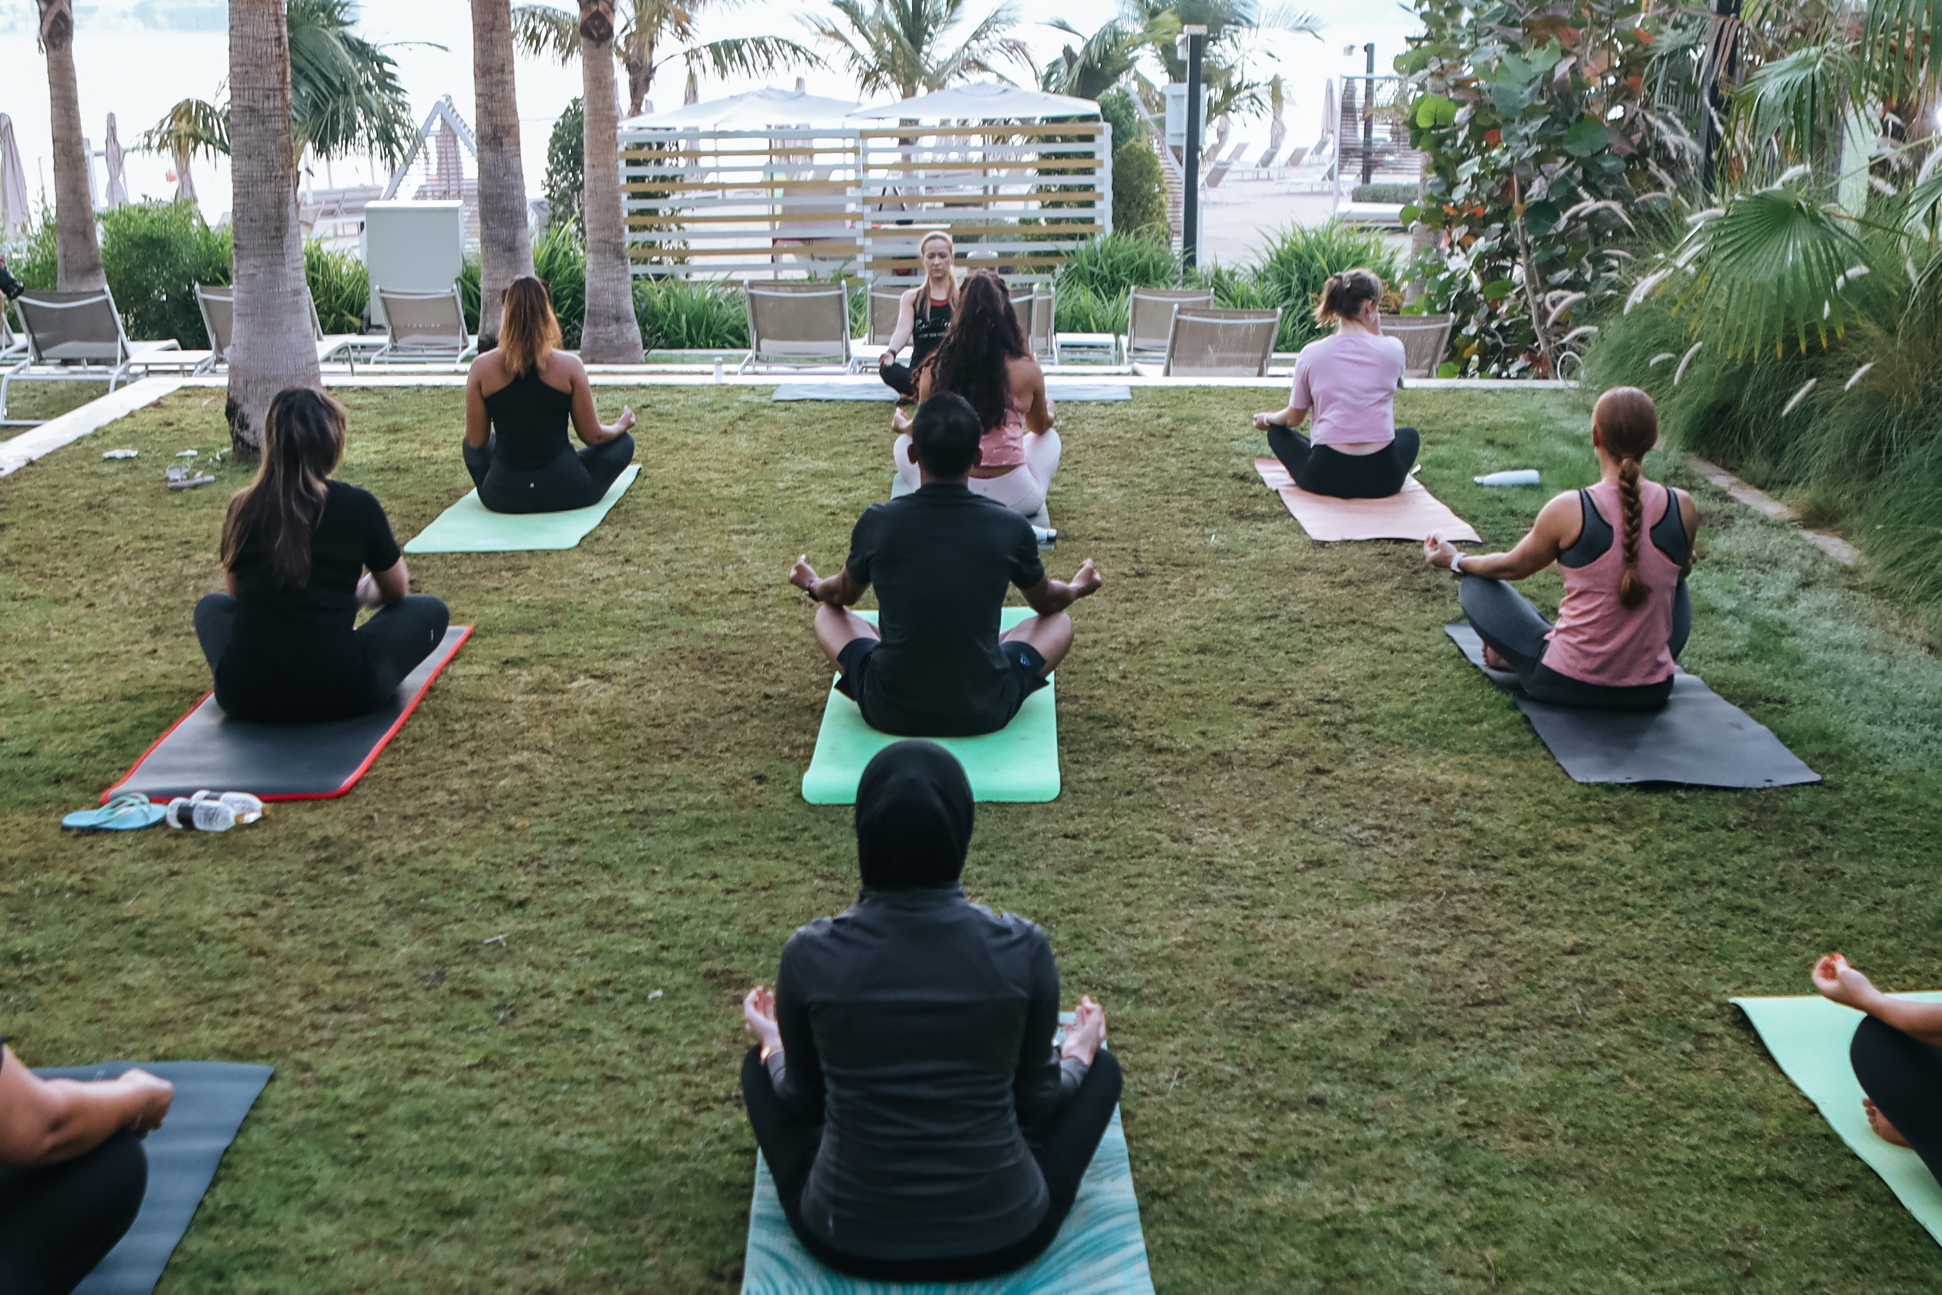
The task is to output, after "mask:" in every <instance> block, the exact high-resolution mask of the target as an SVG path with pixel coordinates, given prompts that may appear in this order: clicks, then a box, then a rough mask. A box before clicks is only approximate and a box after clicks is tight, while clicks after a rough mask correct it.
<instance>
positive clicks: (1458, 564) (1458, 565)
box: [1450, 553, 1463, 576]
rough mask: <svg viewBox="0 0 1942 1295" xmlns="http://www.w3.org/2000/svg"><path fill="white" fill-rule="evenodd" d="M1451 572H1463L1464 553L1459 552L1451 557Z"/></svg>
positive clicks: (1456, 573) (1458, 573) (1457, 573)
mask: <svg viewBox="0 0 1942 1295" xmlns="http://www.w3.org/2000/svg"><path fill="white" fill-rule="evenodd" d="M1450 574H1451V575H1453V576H1460V575H1462V574H1463V554H1461V553H1458V554H1457V555H1456V556H1454V557H1452V558H1451V559H1450Z"/></svg>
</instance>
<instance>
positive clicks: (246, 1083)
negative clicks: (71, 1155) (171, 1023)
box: [34, 1061, 270, 1295]
mask: <svg viewBox="0 0 1942 1295" xmlns="http://www.w3.org/2000/svg"><path fill="white" fill-rule="evenodd" d="M136 1066H139V1067H141V1068H142V1069H143V1070H146V1071H148V1072H149V1073H150V1074H152V1075H156V1076H158V1077H160V1078H162V1079H166V1080H168V1081H169V1082H170V1083H172V1084H174V1085H175V1101H174V1102H173V1103H172V1104H171V1105H170V1106H169V1114H168V1118H167V1119H165V1120H163V1121H162V1127H161V1128H159V1129H157V1130H155V1132H153V1133H151V1134H149V1135H148V1137H147V1138H146V1139H144V1140H143V1142H142V1149H143V1150H144V1151H146V1152H147V1153H148V1191H147V1192H146V1193H145V1194H144V1195H143V1196H142V1208H141V1210H140V1212H138V1213H137V1214H136V1215H135V1222H134V1223H133V1224H132V1225H130V1227H129V1229H128V1232H127V1234H126V1235H124V1236H123V1237H122V1239H121V1240H120V1241H119V1242H117V1243H116V1245H115V1248H114V1249H113V1250H110V1251H109V1252H108V1254H107V1256H106V1257H105V1258H104V1259H102V1261H101V1262H100V1263H99V1264H96V1265H95V1269H94V1271H93V1272H91V1273H89V1274H88V1275H87V1277H85V1278H84V1279H83V1280H82V1282H81V1284H80V1285H79V1286H77V1287H75V1288H74V1295H148V1293H149V1292H150V1291H152V1290H154V1289H155V1283H156V1282H158V1281H160V1280H161V1279H162V1269H163V1268H165V1267H167V1266H168V1262H169V1256H170V1255H172V1254H174V1253H175V1247H176V1245H177V1243H179V1242H180V1241H181V1240H182V1236H183V1234H184V1233H185V1232H187V1231H188V1230H189V1221H190V1220H191V1219H193V1218H194V1217H195V1213H196V1207H197V1206H198V1205H200V1204H202V1196H203V1193H204V1192H206V1191H208V1190H209V1183H210V1181H211V1180H212V1179H213V1178H215V1176H216V1166H217V1165H218V1164H219V1163H221V1161H222V1158H223V1152H225V1151H227V1150H228V1149H229V1144H230V1143H231V1142H233V1141H235V1139H236V1132H237V1130H238V1129H240V1128H242V1127H243V1117H244V1116H246V1115H248V1114H249V1112H250V1107H252V1106H254V1105H255V1104H256V1097H257V1094H258V1093H261V1092H262V1091H263V1086H264V1085H265V1084H267V1083H269V1082H270V1067H268V1066H249V1065H239V1064H236V1063H234V1062H228V1061H160V1062H147V1061H139V1062H138V1061H108V1062H104V1063H102V1064H101V1065H98V1066H74V1067H71V1068H68V1069H65V1070H36V1071H35V1072H34V1073H35V1074H37V1075H39V1076H40V1077H41V1078H43V1079H113V1078H114V1077H115V1076H116V1075H119V1074H120V1073H121V1072H122V1071H124V1070H128V1069H131V1068H133V1067H136Z"/></svg>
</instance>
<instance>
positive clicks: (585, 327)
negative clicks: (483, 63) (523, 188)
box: [579, 0, 641, 364]
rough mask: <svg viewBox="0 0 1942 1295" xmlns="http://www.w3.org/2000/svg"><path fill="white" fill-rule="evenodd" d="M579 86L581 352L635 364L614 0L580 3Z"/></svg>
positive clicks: (601, 360) (637, 330) (637, 351)
mask: <svg viewBox="0 0 1942 1295" xmlns="http://www.w3.org/2000/svg"><path fill="white" fill-rule="evenodd" d="M579 32H580V65H581V85H582V86H583V87H584V89H583V93H584V94H585V96H586V105H587V125H586V145H585V148H586V158H585V184H586V188H585V191H584V201H585V212H584V215H585V220H586V227H587V305H586V320H585V322H584V323H583V324H582V325H581V328H580V354H581V355H582V356H584V357H585V358H586V359H589V360H592V361H594V362H595V363H597V364H638V363H640V359H641V324H640V320H639V319H638V318H637V317H636V316H635V314H634V276H633V271H632V268H631V267H630V266H629V265H628V261H627V219H626V216H625V214H624V213H623V212H622V210H621V205H620V146H619V141H618V138H617V130H616V127H617V125H618V117H617V115H616V112H615V95H614V60H613V44H614V36H615V32H614V0H580V28H579Z"/></svg>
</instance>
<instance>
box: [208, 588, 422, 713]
mask: <svg viewBox="0 0 1942 1295" xmlns="http://www.w3.org/2000/svg"><path fill="white" fill-rule="evenodd" d="M451 619H452V618H451V613H450V612H449V611H447V610H446V608H445V604H444V602H443V601H441V600H440V599H437V598H433V597H431V596H430V595H428V594H406V595H405V597H404V598H403V600H401V601H399V602H396V603H393V604H392V605H391V606H389V607H384V608H381V609H379V611H378V613H377V615H375V616H373V617H371V619H370V620H368V621H366V622H364V624H363V625H362V626H360V627H359V628H358V629H357V630H356V631H355V632H354V633H353V635H352V638H353V640H354V643H355V649H354V650H356V651H358V652H361V653H362V654H363V656H364V661H365V663H366V665H367V667H368V674H366V675H364V676H363V677H364V680H365V682H363V683H361V684H359V685H358V686H354V687H352V686H338V687H328V686H324V681H323V680H321V679H306V680H304V681H302V686H301V687H298V686H296V685H294V684H293V682H292V680H291V678H290V675H289V674H288V672H287V670H286V668H285V667H284V666H283V664H282V663H281V662H238V661H232V662H230V663H229V668H228V669H223V668H222V666H223V657H224V655H225V654H226V653H227V652H228V651H229V640H230V637H231V636H232V635H233V634H234V633H235V630H236V600H235V599H234V598H232V597H230V596H229V595H228V594H209V595H208V596H206V597H205V598H203V600H202V601H201V602H199V603H197V604H196V639H197V641H198V642H200V643H201V644H202V655H203V659H204V660H206V661H208V662H209V672H210V674H211V675H213V676H215V679H216V704H217V705H218V706H221V707H222V708H223V710H224V711H225V712H226V713H228V714H230V715H233V716H234V717H235V718H237V719H240V720H247V721H251V722H255V723H263V724H298V723H314V722H318V721H323V720H332V719H349V718H351V717H352V716H356V715H368V714H370V713H371V712H372V711H374V710H377V709H378V708H379V707H381V706H384V705H386V704H387V703H389V702H390V701H391V699H392V697H393V696H395V695H396V694H397V691H398V685H399V684H401V683H403V682H404V681H405V676H406V675H408V674H410V673H411V672H412V671H413V670H415V669H417V668H418V663H419V662H421V661H423V660H424V659H425V658H426V657H428V656H430V655H431V654H432V652H433V651H434V650H435V649H436V648H437V647H438V645H439V643H440V642H442V641H443V640H444V638H445V628H446V626H447V625H448V624H450V623H451ZM239 666H240V667H241V668H240V669H239V668H238V667H239ZM251 667H255V668H251ZM336 673H338V674H339V675H341V676H344V677H353V678H354V677H357V676H358V672H357V671H356V670H355V669H352V670H345V671H340V672H336Z"/></svg>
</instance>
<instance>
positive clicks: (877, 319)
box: [864, 288, 904, 351]
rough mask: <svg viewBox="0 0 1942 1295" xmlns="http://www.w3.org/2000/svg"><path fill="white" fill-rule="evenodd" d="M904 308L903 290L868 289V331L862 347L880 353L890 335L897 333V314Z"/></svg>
mask: <svg viewBox="0 0 1942 1295" xmlns="http://www.w3.org/2000/svg"><path fill="white" fill-rule="evenodd" d="M903 306H904V289H902V288H872V289H870V331H869V332H868V333H866V334H865V335H864V337H865V341H864V345H865V346H867V347H869V348H870V349H871V350H876V351H880V350H881V349H882V347H883V345H884V343H886V342H888V341H889V340H890V334H892V333H894V332H896V331H897V313H898V312H899V311H901V310H902V309H903Z"/></svg>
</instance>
